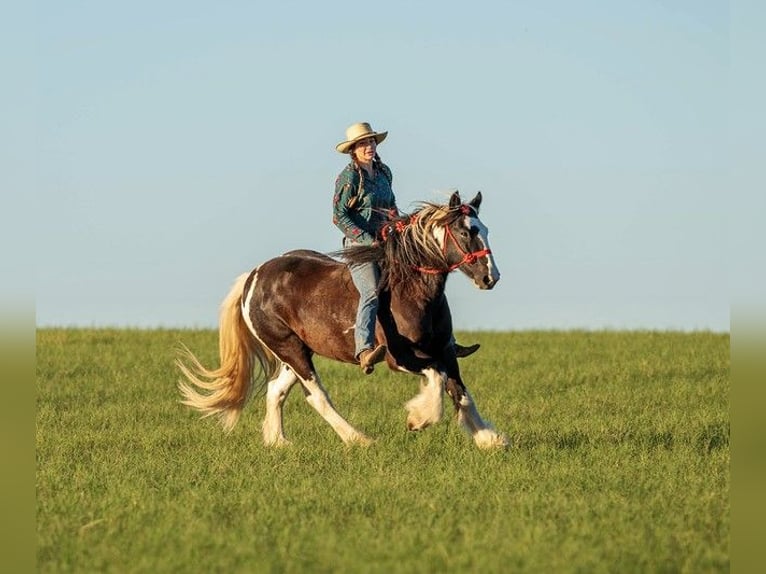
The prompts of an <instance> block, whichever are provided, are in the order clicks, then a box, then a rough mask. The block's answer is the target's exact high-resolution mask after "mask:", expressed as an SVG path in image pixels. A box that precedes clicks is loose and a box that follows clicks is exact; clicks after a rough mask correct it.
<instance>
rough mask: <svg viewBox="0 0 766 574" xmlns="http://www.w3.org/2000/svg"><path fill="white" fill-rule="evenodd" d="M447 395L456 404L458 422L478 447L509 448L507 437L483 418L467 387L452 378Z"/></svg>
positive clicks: (448, 383) (448, 382) (448, 384)
mask: <svg viewBox="0 0 766 574" xmlns="http://www.w3.org/2000/svg"><path fill="white" fill-rule="evenodd" d="M447 394H448V395H449V396H450V397H451V398H452V402H453V403H454V404H455V410H456V411H457V420H458V422H459V423H460V425H461V426H462V427H463V428H464V429H465V430H466V431H467V432H468V433H469V434H470V435H471V437H472V438H473V441H474V443H476V446H478V447H479V448H484V449H487V448H498V447H501V448H504V447H507V446H508V439H507V438H506V436H505V435H504V434H502V433H498V432H497V431H496V430H495V429H494V428H493V427H492V425H491V424H490V423H489V422H487V421H485V420H484V419H483V418H481V415H480V414H479V411H478V409H477V408H476V404H475V403H474V402H473V398H472V397H471V394H470V393H469V392H468V389H466V388H465V385H463V384H462V383H461V382H459V381H456V380H455V379H452V378H450V379H448V380H447Z"/></svg>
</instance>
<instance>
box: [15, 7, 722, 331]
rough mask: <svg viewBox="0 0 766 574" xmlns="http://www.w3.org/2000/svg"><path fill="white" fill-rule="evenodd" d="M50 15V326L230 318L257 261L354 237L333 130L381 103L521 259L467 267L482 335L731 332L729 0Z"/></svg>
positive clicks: (41, 59) (42, 202)
mask: <svg viewBox="0 0 766 574" xmlns="http://www.w3.org/2000/svg"><path fill="white" fill-rule="evenodd" d="M31 18H32V21H33V23H34V27H35V30H36V34H35V38H34V41H35V44H34V46H31V50H30V51H29V58H31V66H30V62H29V61H27V62H26V63H24V62H22V63H21V64H19V65H20V66H26V67H25V68H24V69H25V70H28V69H31V70H33V72H32V73H33V76H34V78H33V79H34V83H33V85H34V89H33V90H32V92H33V93H31V94H28V95H31V96H32V104H31V106H30V104H29V103H28V102H27V103H25V105H23V106H21V108H22V109H21V110H20V111H19V116H23V115H24V114H23V110H26V111H27V114H30V113H31V114H33V115H34V121H35V124H36V130H35V131H34V135H33V136H30V135H26V136H25V137H26V138H27V139H26V142H27V143H28V144H29V145H30V146H31V147H32V148H33V149H34V152H35V153H34V161H33V165H31V167H32V168H33V171H34V174H35V175H34V184H33V185H34V189H35V194H34V196H33V197H34V199H33V200H32V201H33V202H34V203H33V206H32V207H33V216H32V221H31V222H30V225H31V226H32V227H31V228H32V229H34V240H33V241H34V248H35V250H36V256H35V262H36V265H35V268H34V271H33V273H34V292H35V306H36V322H37V325H38V326H107V325H108V326H130V327H213V326H215V325H216V322H217V312H218V305H219V303H220V301H221V299H222V298H223V296H224V295H225V294H226V292H227V291H228V289H229V287H230V285H231V283H232V281H233V280H234V278H235V277H236V276H237V275H239V274H240V273H242V272H245V271H249V270H250V269H252V268H253V267H255V266H257V265H258V264H259V263H260V262H262V261H264V260H266V259H268V258H270V257H273V256H276V255H279V254H280V253H282V252H284V251H287V250H290V249H293V248H312V249H316V250H318V251H332V250H335V249H337V248H338V247H339V246H340V232H339V231H338V230H337V229H336V228H335V227H334V226H333V224H332V221H331V201H332V193H333V183H334V180H335V177H336V175H337V173H338V172H339V171H340V170H341V169H342V168H343V166H344V165H345V160H346V158H345V156H342V155H340V154H338V153H337V152H336V151H335V150H334V147H335V144H336V143H338V142H339V141H341V140H342V139H344V138H343V135H344V131H345V128H346V127H347V126H348V125H349V124H351V123H353V122H358V121H368V122H370V123H371V124H372V125H373V127H374V128H375V129H377V130H388V131H389V136H388V139H387V140H386V141H385V142H384V143H383V144H381V146H380V147H379V150H378V151H379V153H380V154H381V156H382V158H383V160H384V161H385V162H386V163H388V164H389V165H390V166H391V168H392V170H393V173H394V191H395V193H396V195H397V199H398V203H399V206H400V208H401V209H403V210H405V211H406V210H409V209H412V208H413V207H414V206H415V204H416V203H417V202H418V201H421V200H429V201H434V200H435V201H442V200H446V198H447V195H448V193H449V192H450V191H451V190H453V189H458V190H460V192H461V193H462V194H463V195H464V196H465V197H466V198H470V197H473V195H474V194H475V192H476V191H477V190H481V191H482V193H483V196H484V203H483V206H482V207H483V209H482V219H483V220H484V222H485V223H486V224H487V226H488V227H489V229H490V239H491V242H492V248H493V251H494V254H495V258H496V261H497V263H498V266H499V267H500V271H501V273H502V278H501V281H500V283H499V284H498V285H497V287H496V288H495V289H494V290H493V291H490V292H484V291H479V290H477V289H475V288H474V287H473V286H472V285H471V284H470V282H469V281H468V280H467V279H466V278H465V277H463V276H461V275H460V274H458V273H456V274H454V276H452V277H451V278H450V280H449V282H448V287H447V292H448V297H449V299H450V304H451V306H452V309H453V318H454V321H455V325H456V328H457V329H492V330H510V329H530V328H558V329H570V328H586V329H600V328H614V329H638V328H640V329H647V328H648V329H684V330H693V329H711V330H715V331H728V330H729V288H730V286H729V281H728V278H727V266H728V264H729V261H728V259H729V256H728V254H729V242H727V235H726V234H727V215H728V213H729V204H728V203H727V201H728V200H727V195H726V193H725V192H726V190H727V187H728V186H729V176H730V172H729V170H730V164H729V155H728V154H729V150H728V147H727V146H728V143H727V142H728V141H729V140H728V138H729V130H730V117H729V116H728V112H727V110H728V106H729V98H730V96H729V92H728V82H729V75H730V67H731V66H730V50H731V44H730V14H729V5H728V3H726V2H715V1H696V0H688V1H684V0H681V1H653V0H643V1H625V2H612V1H607V0H604V1H593V0H584V1H582V2H568V1H560V2H532V1H529V2H511V1H494V2H487V1H481V0H478V1H472V2H443V1H440V2H417V1H413V0H407V1H398V0H393V1H387V2H378V3H372V2H356V3H354V2H348V1H344V2H327V1H323V2H296V1H285V0H281V1H279V2H274V1H270V2H253V1H240V2H236V1H221V2H195V1H190V0H184V1H183V2H181V1H164V2H156V1H152V2H146V1H143V0H134V1H132V2H121V3H112V2H95V1H92V2H80V1H69V2H44V3H38V8H37V10H36V12H35V13H34V14H33V15H32V16H31ZM7 121H8V122H9V125H10V126H11V128H13V127H14V125H15V124H14V122H15V121H16V119H14V118H10V119H8V120H7ZM19 121H21V120H19ZM19 132H21V130H19ZM30 137H32V138H33V140H32V141H30V139H29V138H30ZM3 145H5V146H8V145H9V144H7V143H6V144H3ZM11 153H13V151H12V150H11Z"/></svg>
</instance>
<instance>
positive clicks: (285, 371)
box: [263, 364, 298, 446]
mask: <svg viewBox="0 0 766 574" xmlns="http://www.w3.org/2000/svg"><path fill="white" fill-rule="evenodd" d="M297 382H298V377H296V376H295V373H293V371H292V370H291V369H290V367H288V366H287V365H284V364H283V365H282V368H280V369H279V374H278V375H277V377H276V378H275V379H272V380H271V381H269V384H268V387H267V390H266V418H264V419H263V442H264V444H266V446H283V445H286V444H289V443H290V441H288V440H287V439H286V438H285V435H284V431H283V430H282V405H283V404H284V402H285V399H287V395H288V393H289V392H290V389H292V388H293V385H294V384H295V383H297Z"/></svg>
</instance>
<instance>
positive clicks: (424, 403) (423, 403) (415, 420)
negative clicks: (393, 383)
mask: <svg viewBox="0 0 766 574" xmlns="http://www.w3.org/2000/svg"><path fill="white" fill-rule="evenodd" d="M423 375H424V376H425V382H421V383H420V393H419V394H418V395H417V396H416V397H415V398H413V399H411V400H410V401H409V402H407V404H406V405H404V408H405V409H406V410H407V413H408V414H407V428H408V429H409V430H422V429H424V428H426V427H427V426H430V425H432V424H435V423H437V422H439V421H440V420H441V418H442V411H443V402H442V397H443V393H444V382H445V381H446V380H447V374H446V373H444V372H441V371H437V370H436V369H430V368H429V369H424V370H423Z"/></svg>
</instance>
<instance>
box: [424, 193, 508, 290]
mask: <svg viewBox="0 0 766 574" xmlns="http://www.w3.org/2000/svg"><path fill="white" fill-rule="evenodd" d="M480 205H481V192H478V193H477V194H476V197H474V198H473V199H472V200H471V201H469V202H468V203H462V201H461V199H460V194H459V193H458V192H457V191H456V192H454V193H453V194H452V196H451V197H450V200H449V206H448V207H449V211H450V213H451V214H453V217H449V218H448V219H447V220H446V222H447V223H446V224H445V225H444V226H443V227H442V228H441V229H443V233H439V234H438V235H437V241H439V242H440V243H441V248H442V251H443V253H444V255H445V257H446V258H447V262H448V263H449V266H450V269H460V271H462V272H463V273H465V274H466V275H467V276H468V277H470V278H471V279H472V280H473V282H474V284H475V285H476V287H478V288H479V289H492V288H493V287H494V286H495V284H496V283H497V282H498V281H499V280H500V272H499V271H498V269H497V265H496V264H495V259H494V257H492V251H491V250H490V248H489V238H488V237H487V235H488V234H489V230H488V229H487V226H486V225H484V223H482V221H481V219H479V206H480Z"/></svg>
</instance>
